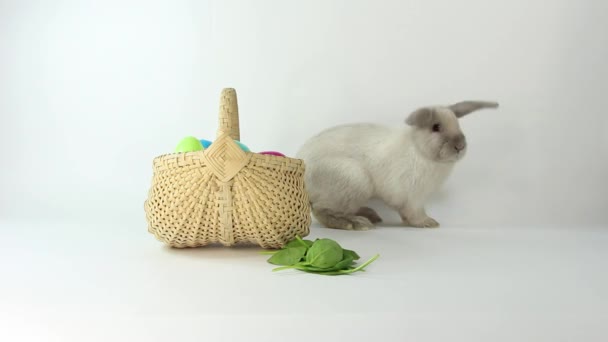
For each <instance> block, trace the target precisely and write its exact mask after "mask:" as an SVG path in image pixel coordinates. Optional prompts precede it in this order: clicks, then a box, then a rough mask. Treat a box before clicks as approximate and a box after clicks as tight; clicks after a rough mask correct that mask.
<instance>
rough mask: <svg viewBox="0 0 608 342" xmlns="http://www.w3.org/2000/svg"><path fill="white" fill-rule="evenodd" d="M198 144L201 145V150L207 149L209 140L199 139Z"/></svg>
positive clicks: (209, 143)
mask: <svg viewBox="0 0 608 342" xmlns="http://www.w3.org/2000/svg"><path fill="white" fill-rule="evenodd" d="M200 142H201V145H203V148H209V146H210V145H211V141H209V140H205V139H201V140H200Z"/></svg>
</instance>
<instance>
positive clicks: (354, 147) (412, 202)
mask: <svg viewBox="0 0 608 342" xmlns="http://www.w3.org/2000/svg"><path fill="white" fill-rule="evenodd" d="M496 107H498V103H495V102H482V101H464V102H459V103H456V104H454V105H451V106H448V107H443V106H436V107H426V108H420V109H418V110H416V111H415V112H413V113H411V114H410V115H409V116H408V118H407V119H406V121H405V122H406V123H407V124H408V125H409V126H410V127H399V128H389V127H384V126H380V125H374V124H355V125H344V126H338V127H334V128H330V129H328V130H325V131H323V132H321V133H320V134H318V135H317V136H314V137H313V138H311V139H310V140H309V141H307V142H306V143H305V144H304V145H303V146H302V148H301V149H300V151H299V152H298V154H297V157H298V158H300V159H303V160H304V161H305V164H306V171H305V185H306V189H307V191H308V193H309V197H310V201H311V203H312V208H313V209H312V211H313V215H314V216H315V218H316V219H317V220H318V221H319V222H320V223H322V224H324V225H325V226H327V227H330V228H338V229H349V230H365V229H369V228H371V227H373V226H374V224H375V223H378V222H381V221H382V219H381V218H380V217H379V216H378V214H377V213H376V212H375V211H374V210H373V209H371V208H368V207H366V206H365V205H366V203H367V202H368V201H369V200H370V199H372V198H377V199H380V200H382V201H384V202H385V203H386V204H387V205H389V206H391V207H392V208H394V209H395V210H398V211H399V214H400V215H401V218H402V220H403V223H404V224H405V225H409V226H413V227H438V226H439V223H438V222H437V221H435V220H434V219H432V218H430V217H429V216H427V214H426V212H425V210H424V204H425V202H426V200H427V199H428V197H429V196H430V195H431V194H432V193H433V192H434V191H436V190H437V188H439V186H440V185H441V184H442V183H443V182H444V180H445V179H446V178H447V176H448V175H449V174H450V172H451V170H452V167H453V166H454V163H455V162H456V161H458V160H459V159H461V158H462V157H463V156H464V154H465V152H466V140H465V136H464V134H463V133H462V131H461V130H460V125H459V124H458V118H460V117H462V116H464V115H466V114H469V113H471V112H473V111H475V110H478V109H482V108H496Z"/></svg>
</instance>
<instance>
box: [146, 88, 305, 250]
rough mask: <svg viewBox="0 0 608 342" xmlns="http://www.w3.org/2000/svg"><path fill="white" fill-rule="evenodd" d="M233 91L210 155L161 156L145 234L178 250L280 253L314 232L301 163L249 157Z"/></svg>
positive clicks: (226, 97) (224, 101) (225, 95)
mask: <svg viewBox="0 0 608 342" xmlns="http://www.w3.org/2000/svg"><path fill="white" fill-rule="evenodd" d="M233 139H236V140H240V132H239V121H238V106H237V99H236V92H235V90H234V89H224V90H223V91H222V96H221V100H220V117H219V128H218V131H217V139H216V140H215V141H214V142H213V144H211V146H210V147H209V148H208V149H206V150H205V151H199V152H187V153H174V154H168V155H163V156H159V157H156V158H155V159H154V162H153V168H154V175H153V179H152V186H151V188H150V192H149V194H148V199H147V200H146V201H145V204H144V208H145V211H146V218H147V220H148V231H149V232H150V233H152V234H153V235H154V236H155V237H156V238H157V239H158V240H160V241H162V242H164V243H166V244H168V245H170V246H173V247H198V246H205V245H208V244H216V243H220V244H222V245H224V246H233V245H237V244H256V245H259V246H261V247H264V248H280V247H282V246H284V245H285V244H286V243H287V242H288V241H290V240H292V239H293V238H295V236H296V235H300V236H306V235H308V233H309V229H310V223H311V215H310V203H309V200H308V195H307V193H306V191H305V189H304V162H303V161H302V160H299V159H292V158H286V157H277V156H272V155H261V154H256V153H246V152H244V151H243V150H241V148H240V147H239V146H238V145H237V144H236V143H235V142H234V141H233Z"/></svg>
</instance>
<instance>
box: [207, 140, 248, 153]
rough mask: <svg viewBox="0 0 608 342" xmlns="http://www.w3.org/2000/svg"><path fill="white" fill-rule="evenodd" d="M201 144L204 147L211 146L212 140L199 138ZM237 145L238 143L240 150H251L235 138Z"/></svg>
mask: <svg viewBox="0 0 608 342" xmlns="http://www.w3.org/2000/svg"><path fill="white" fill-rule="evenodd" d="M200 142H201V145H203V147H204V148H209V146H211V144H212V142H211V141H209V140H205V139H201V140H200ZM234 142H235V143H236V144H237V145H239V147H240V148H241V150H243V151H245V152H251V150H249V147H247V146H245V144H243V143H242V142H240V141H238V140H235V141H234Z"/></svg>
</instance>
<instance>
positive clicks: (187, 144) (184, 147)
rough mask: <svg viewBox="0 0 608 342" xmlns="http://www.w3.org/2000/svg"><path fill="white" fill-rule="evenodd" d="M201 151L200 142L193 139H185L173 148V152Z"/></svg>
mask: <svg viewBox="0 0 608 342" xmlns="http://www.w3.org/2000/svg"><path fill="white" fill-rule="evenodd" d="M202 150H204V148H203V145H202V144H201V142H200V140H198V139H197V138H195V137H185V138H184V139H182V140H181V141H180V142H179V144H177V147H176V148H175V152H194V151H202Z"/></svg>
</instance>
